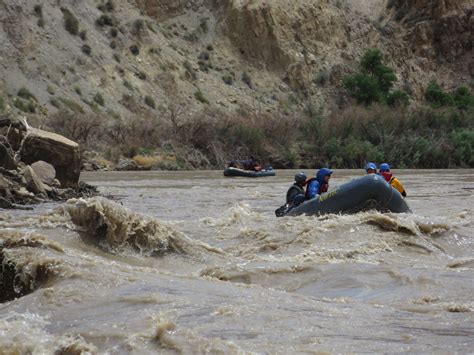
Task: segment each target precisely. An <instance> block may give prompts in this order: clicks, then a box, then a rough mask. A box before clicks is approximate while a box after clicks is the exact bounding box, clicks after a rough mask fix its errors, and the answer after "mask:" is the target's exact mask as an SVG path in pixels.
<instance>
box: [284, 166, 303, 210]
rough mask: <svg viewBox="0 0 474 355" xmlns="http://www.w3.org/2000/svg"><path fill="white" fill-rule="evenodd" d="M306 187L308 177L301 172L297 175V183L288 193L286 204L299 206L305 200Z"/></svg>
mask: <svg viewBox="0 0 474 355" xmlns="http://www.w3.org/2000/svg"><path fill="white" fill-rule="evenodd" d="M304 185H306V175H305V173H303V172H299V173H298V174H296V175H295V182H294V183H293V185H291V186H290V188H289V189H288V191H287V192H286V204H287V205H288V206H298V205H299V204H300V203H302V202H303V201H304V200H305V192H304Z"/></svg>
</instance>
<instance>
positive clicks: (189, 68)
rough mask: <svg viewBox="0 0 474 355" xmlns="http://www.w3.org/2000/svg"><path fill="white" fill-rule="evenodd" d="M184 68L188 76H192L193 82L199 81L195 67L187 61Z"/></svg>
mask: <svg viewBox="0 0 474 355" xmlns="http://www.w3.org/2000/svg"><path fill="white" fill-rule="evenodd" d="M183 66H184V68H185V69H186V72H187V74H188V75H189V76H190V78H191V79H192V80H196V79H197V74H196V71H195V70H194V68H193V66H192V65H191V63H190V62H188V61H187V60H186V61H185V62H184V63H183Z"/></svg>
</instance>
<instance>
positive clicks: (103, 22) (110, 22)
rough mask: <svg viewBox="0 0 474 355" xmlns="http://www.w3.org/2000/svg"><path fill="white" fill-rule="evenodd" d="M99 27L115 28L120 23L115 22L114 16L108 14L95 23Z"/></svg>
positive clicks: (101, 16)
mask: <svg viewBox="0 0 474 355" xmlns="http://www.w3.org/2000/svg"><path fill="white" fill-rule="evenodd" d="M95 23H96V24H97V26H99V27H104V26H111V27H115V26H117V25H118V21H117V20H115V19H114V18H113V17H112V16H110V15H107V14H102V15H100V17H99V18H98V19H97V20H96V21H95Z"/></svg>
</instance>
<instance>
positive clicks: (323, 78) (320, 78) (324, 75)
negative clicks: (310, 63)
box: [313, 70, 329, 86]
mask: <svg viewBox="0 0 474 355" xmlns="http://www.w3.org/2000/svg"><path fill="white" fill-rule="evenodd" d="M328 81H329V73H328V72H327V70H321V71H320V72H319V73H318V74H316V75H315V76H314V79H313V82H314V83H315V84H316V85H319V86H324V85H326V83H327V82H328Z"/></svg>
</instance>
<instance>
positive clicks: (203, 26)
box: [199, 17, 209, 33]
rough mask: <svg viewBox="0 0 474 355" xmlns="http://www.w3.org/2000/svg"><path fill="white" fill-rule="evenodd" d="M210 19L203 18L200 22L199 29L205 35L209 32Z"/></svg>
mask: <svg viewBox="0 0 474 355" xmlns="http://www.w3.org/2000/svg"><path fill="white" fill-rule="evenodd" d="M208 20H209V19H208V18H207V17H205V18H202V19H201V20H200V21H199V28H200V29H201V31H202V32H203V33H207V32H209V25H208V24H207V21H208Z"/></svg>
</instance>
